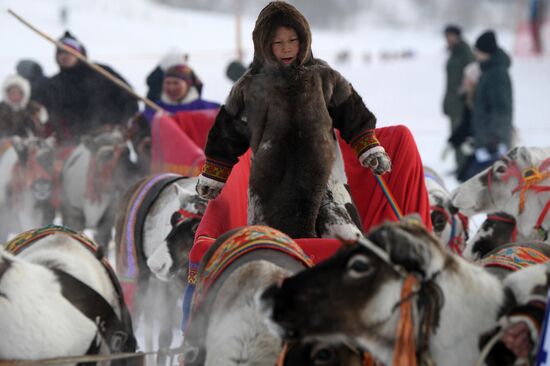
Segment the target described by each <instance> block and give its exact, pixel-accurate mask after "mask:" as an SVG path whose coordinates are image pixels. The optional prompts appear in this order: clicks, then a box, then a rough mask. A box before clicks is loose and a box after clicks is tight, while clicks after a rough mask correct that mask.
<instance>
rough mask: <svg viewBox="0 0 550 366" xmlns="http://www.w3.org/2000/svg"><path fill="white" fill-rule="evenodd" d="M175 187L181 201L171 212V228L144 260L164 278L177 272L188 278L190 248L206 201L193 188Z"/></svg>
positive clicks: (160, 277)
mask: <svg viewBox="0 0 550 366" xmlns="http://www.w3.org/2000/svg"><path fill="white" fill-rule="evenodd" d="M193 186H194V185H193ZM174 189H175V190H176V195H177V197H178V199H179V201H180V209H179V210H178V211H176V212H174V213H173V214H172V217H171V219H170V223H171V225H172V230H171V231H170V233H169V234H168V236H167V237H166V239H165V241H164V242H163V243H162V244H160V245H159V246H158V247H157V249H156V250H155V251H154V252H153V254H152V255H151V256H150V257H149V259H148V260H147V265H148V266H149V268H150V269H151V271H152V272H153V273H154V274H155V275H156V276H157V277H158V278H159V279H160V280H163V281H167V280H168V279H170V278H172V277H173V276H176V275H178V274H179V275H181V276H182V277H183V278H187V277H186V276H187V267H188V260H189V251H190V250H191V247H192V246H193V242H194V240H195V232H196V231H197V227H198V225H199V223H200V221H201V219H202V215H203V214H204V211H205V210H206V205H207V201H205V200H203V199H202V198H200V197H199V196H198V195H197V193H196V192H194V191H193V192H190V191H187V190H185V189H183V188H181V187H180V186H179V185H177V184H175V185H174Z"/></svg>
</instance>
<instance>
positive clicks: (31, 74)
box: [16, 59, 48, 101]
mask: <svg viewBox="0 0 550 366" xmlns="http://www.w3.org/2000/svg"><path fill="white" fill-rule="evenodd" d="M16 70H17V74H19V75H21V76H22V77H24V78H25V79H27V81H28V82H29V83H31V100H35V101H43V100H44V99H45V98H46V97H45V95H46V93H47V90H46V88H47V84H48V78H47V77H46V76H45V75H44V72H43V71H42V66H40V64H39V63H38V62H36V61H34V60H30V59H23V60H21V61H19V62H18V63H17V66H16Z"/></svg>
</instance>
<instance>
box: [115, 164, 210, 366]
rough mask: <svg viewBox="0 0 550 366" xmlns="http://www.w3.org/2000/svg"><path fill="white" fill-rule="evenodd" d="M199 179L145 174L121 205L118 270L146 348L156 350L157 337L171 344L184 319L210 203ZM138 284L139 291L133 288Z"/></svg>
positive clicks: (161, 342) (165, 346) (159, 341)
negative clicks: (190, 271) (183, 303)
mask: <svg viewBox="0 0 550 366" xmlns="http://www.w3.org/2000/svg"><path fill="white" fill-rule="evenodd" d="M196 182H197V179H196V178H186V177H183V176H181V175H176V174H159V175H154V176H148V177H144V178H142V179H140V180H139V181H138V182H136V183H135V184H134V185H133V186H132V187H130V189H128V190H127V191H126V192H125V194H124V196H123V197H122V199H121V202H120V204H119V209H118V212H119V215H118V217H117V220H116V237H115V245H116V256H117V273H118V275H119V276H120V277H121V279H122V282H123V288H124V289H125V296H126V297H127V301H128V302H130V303H132V304H133V309H132V310H133V311H132V317H133V320H134V323H135V324H136V327H137V328H138V329H143V333H144V336H145V337H144V338H145V340H144V345H143V348H144V349H145V350H146V351H153V350H155V349H156V347H155V341H156V343H157V344H158V349H161V350H166V349H168V348H170V346H171V344H172V342H173V332H174V330H175V329H177V328H178V327H179V324H180V323H181V308H180V307H179V306H178V300H179V299H180V298H181V296H182V294H183V291H184V288H185V285H186V284H187V268H188V264H189V260H188V256H189V251H190V249H191V247H192V245H193V240H194V236H195V230H196V227H197V226H198V224H199V222H200V220H201V217H202V214H203V213H204V210H205V209H206V202H205V201H204V200H202V199H200V198H199V197H198V196H197V194H196V193H195V189H194V187H195V185H196ZM165 241H167V242H168V243H170V248H168V247H167V245H166V244H165ZM133 253H135V255H136V257H133ZM164 260H166V263H167V264H166V265H164V263H165V262H164ZM132 268H134V270H133V271H132ZM154 272H156V273H158V277H157V276H155V275H153V273H154ZM127 283H128V284H133V286H126V284H127ZM134 284H135V285H134ZM134 288H135V293H134V292H133V291H130V290H134ZM157 363H158V364H159V365H163V364H165V363H166V359H165V357H164V355H162V354H160V355H159V357H158V359H157Z"/></svg>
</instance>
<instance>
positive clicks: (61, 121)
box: [38, 31, 138, 145]
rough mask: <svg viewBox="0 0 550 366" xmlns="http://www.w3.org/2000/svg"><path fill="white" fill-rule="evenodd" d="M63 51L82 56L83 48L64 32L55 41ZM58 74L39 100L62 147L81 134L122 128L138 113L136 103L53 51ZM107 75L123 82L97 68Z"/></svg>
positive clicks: (74, 60) (72, 57)
mask: <svg viewBox="0 0 550 366" xmlns="http://www.w3.org/2000/svg"><path fill="white" fill-rule="evenodd" d="M59 42H60V43H61V44H63V45H64V46H66V47H69V48H71V49H72V50H74V51H77V52H78V53H80V54H81V55H83V56H86V49H85V47H84V45H83V44H82V43H81V42H80V41H79V40H78V39H77V38H75V37H74V36H73V35H72V34H71V33H69V32H68V31H67V32H65V34H64V35H63V36H62V37H61V38H60V39H59ZM55 60H56V62H57V64H58V65H59V72H58V73H57V74H56V75H54V76H53V77H51V78H50V79H49V80H48V83H47V84H46V90H47V91H48V92H47V93H46V96H44V100H39V101H38V102H41V103H42V104H44V105H45V106H46V108H47V110H48V112H49V114H50V118H51V122H52V125H53V128H54V130H55V131H56V133H57V136H58V140H59V141H61V142H62V143H65V144H69V145H73V144H78V143H79V141H80V137H81V136H82V135H84V134H93V133H97V132H100V131H104V130H105V129H110V128H111V127H112V126H115V125H124V124H125V123H126V122H127V121H128V120H129V119H130V118H131V117H132V116H133V115H134V114H135V113H136V112H137V110H138V104H137V101H136V99H135V98H134V97H133V96H131V95H130V93H128V92H127V91H125V90H123V89H121V88H119V87H118V86H117V85H115V84H114V83H113V82H112V81H110V80H108V79H107V78H105V77H104V76H103V75H101V74H99V73H97V72H96V71H94V70H93V68H92V67H91V66H90V65H89V64H88V63H85V62H82V61H81V60H80V59H79V58H78V57H76V56H75V55H74V54H72V53H70V52H67V51H66V50H65V49H61V48H57V49H56V53H55ZM100 66H101V67H102V68H103V69H104V70H106V71H107V72H108V73H109V74H110V75H112V76H114V77H115V78H117V79H119V80H121V81H122V82H124V83H125V84H127V83H126V81H124V79H123V78H122V77H121V76H120V75H119V74H118V73H117V72H115V71H114V70H113V69H112V68H110V67H108V66H105V65H100Z"/></svg>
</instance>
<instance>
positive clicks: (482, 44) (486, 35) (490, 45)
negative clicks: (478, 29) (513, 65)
mask: <svg viewBox="0 0 550 366" xmlns="http://www.w3.org/2000/svg"><path fill="white" fill-rule="evenodd" d="M476 48H477V49H478V50H480V51H481V52H485V53H489V54H492V53H495V52H496V50H497V49H498V46H497V38H496V36H495V32H493V31H491V30H488V31H486V32H483V33H482V34H481V35H480V36H479V38H478V39H477V41H476Z"/></svg>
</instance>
